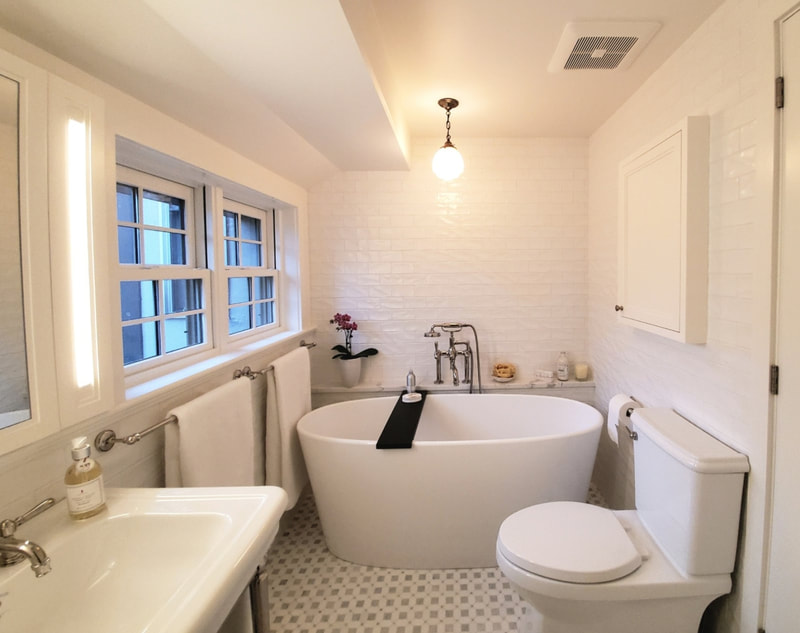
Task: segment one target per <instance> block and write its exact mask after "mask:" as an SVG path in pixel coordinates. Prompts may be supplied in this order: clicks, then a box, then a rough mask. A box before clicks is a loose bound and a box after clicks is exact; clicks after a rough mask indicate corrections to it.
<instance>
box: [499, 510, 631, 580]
mask: <svg viewBox="0 0 800 633" xmlns="http://www.w3.org/2000/svg"><path fill="white" fill-rule="evenodd" d="M497 544H498V548H499V549H500V551H501V553H502V554H503V556H505V557H506V558H507V559H508V560H509V561H511V562H512V563H514V564H515V565H517V566H518V567H521V568H523V569H525V570H527V571H529V572H532V573H534V574H536V575H538V576H544V577H545V578H552V579H553V580H563V581H566V582H575V583H596V582H608V581H610V580H616V579H617V578H622V577H623V576H627V575H628V574H630V573H631V572H633V571H635V570H636V569H638V567H639V566H640V565H641V564H642V557H641V555H640V554H639V552H638V551H637V549H636V547H635V546H634V545H633V542H632V541H631V539H630V538H628V535H627V533H626V532H625V528H623V527H622V525H621V524H620V522H619V520H617V517H616V516H615V515H614V513H613V512H612V511H611V510H607V509H606V508H600V507H598V506H593V505H589V504H587V503H576V502H572V501H556V502H552V503H542V504H539V505H535V506H531V507H529V508H525V509H524V510H520V511H519V512H515V513H514V514H512V515H511V516H510V517H508V518H507V519H506V520H505V521H503V524H502V525H501V526H500V533H499V534H498V537H497Z"/></svg>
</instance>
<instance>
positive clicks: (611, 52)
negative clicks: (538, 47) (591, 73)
mask: <svg viewBox="0 0 800 633" xmlns="http://www.w3.org/2000/svg"><path fill="white" fill-rule="evenodd" d="M660 26H661V25H660V24H659V23H658V22H570V23H569V24H567V26H566V27H565V28H564V32H563V33H562V34H561V40H560V41H559V43H558V47H557V48H556V52H555V54H554V55H553V58H552V59H551V60H550V65H549V66H548V67H547V69H548V70H549V71H550V72H553V73H554V72H561V71H562V70H595V69H597V70H600V69H602V70H614V69H617V70H624V69H625V68H628V67H629V66H630V65H631V64H632V63H633V60H634V59H635V58H636V56H637V55H638V54H639V53H640V52H641V50H642V49H643V48H644V47H645V45H646V44H647V43H648V42H649V41H650V39H651V38H652V37H653V35H655V33H656V31H658V29H659V28H660Z"/></svg>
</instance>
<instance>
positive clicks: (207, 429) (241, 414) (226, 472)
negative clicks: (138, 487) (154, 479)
mask: <svg viewBox="0 0 800 633" xmlns="http://www.w3.org/2000/svg"><path fill="white" fill-rule="evenodd" d="M250 385H251V381H250V380H245V379H243V378H240V379H238V380H232V381H230V382H229V383H225V384H224V385H222V386H221V387H217V388H216V389H213V390H211V391H209V392H208V393H205V394H203V395H202V396H200V397H199V398H195V399H194V400H191V401H189V402H187V403H186V404H183V405H181V406H178V407H175V408H174V409H173V410H172V411H170V413H171V414H172V415H174V416H176V417H177V418H178V422H177V424H168V425H167V426H166V427H165V435H164V458H165V474H166V484H167V486H169V487H177V486H187V487H197V486H254V485H257V482H256V481H255V472H254V467H253V461H254V459H255V445H254V434H253V405H252V397H251V386H250Z"/></svg>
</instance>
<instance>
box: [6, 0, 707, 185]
mask: <svg viewBox="0 0 800 633" xmlns="http://www.w3.org/2000/svg"><path fill="white" fill-rule="evenodd" d="M721 3H722V0H667V1H665V0H603V1H599V0H562V1H560V2H554V1H552V0H113V1H112V2H109V1H108V0H70V1H69V2H54V1H53V0H19V1H17V2H2V3H0V26H2V27H3V28H5V29H6V30H8V31H10V32H11V33H14V34H16V35H18V36H20V37H22V38H23V39H26V40H28V41H30V42H32V43H33V44H36V45H37V46H39V47H41V48H43V49H45V50H47V51H49V52H51V53H53V54H55V55H57V56H58V57H61V58H62V59H64V60H66V61H68V62H70V63H72V64H74V65H76V66H78V67H80V68H83V69H84V70H86V71H87V72H89V73H91V74H93V75H95V76H97V77H99V78H100V79H103V80H104V81H106V82H108V83H110V84H112V85H114V86H116V87H118V88H120V89H121V90H123V91H125V92H127V93H129V94H131V95H133V96H135V97H137V98H138V99H140V100H142V101H144V102H146V103H148V104H150V105H152V106H153V107H156V108H158V109H159V110H161V111H163V112H165V113H167V114H169V115H171V116H173V117H175V118H177V119H180V120H181V121H184V122H185V123H186V124H188V125H190V126H191V127H194V128H196V129H198V130H200V131H201V132H203V133H204V134H206V135H208V136H210V137H212V138H215V139H217V140H219V141H221V142H223V143H224V144H226V145H228V146H230V147H232V148H233V149H235V150H237V151H239V152H240V153H241V154H243V155H245V156H247V157H249V158H251V159H253V160H255V161H257V162H259V163H261V164H263V165H265V166H266V167H268V168H270V169H272V170H273V171H275V172H277V173H279V174H281V175H283V176H285V177H287V178H289V179H291V180H293V181H295V182H297V183H299V184H301V185H304V186H310V185H312V184H313V183H315V182H317V181H318V180H319V179H321V178H323V177H325V176H326V175H328V174H330V173H332V172H334V171H335V170H338V169H343V170H393V169H404V168H406V166H407V155H408V145H409V138H411V137H419V136H426V137H427V136H434V137H436V136H442V137H444V111H443V110H442V109H441V108H439V106H438V105H437V104H436V102H437V101H438V100H439V99H440V98H441V97H454V98H456V99H458V100H459V101H460V102H461V104H460V105H459V107H458V108H457V109H456V110H454V111H453V113H452V116H451V121H452V134H453V141H454V142H455V143H456V144H458V139H459V138H467V137H531V136H580V137H587V136H589V135H590V134H591V133H592V132H593V131H594V130H596V129H597V127H598V126H599V125H601V124H602V123H603V121H605V120H606V119H607V118H608V117H609V116H610V115H611V114H612V113H613V112H614V111H615V110H616V109H617V108H618V107H619V106H620V105H621V104H622V103H623V102H624V101H625V99H626V98H627V97H628V96H629V95H630V94H632V93H633V92H634V91H635V90H636V88H637V87H638V86H640V85H641V84H642V82H643V81H644V80H646V78H647V77H648V76H649V75H650V74H651V73H652V72H653V71H654V70H655V69H656V68H658V66H659V65H660V64H662V63H663V62H664V60H665V59H666V58H667V57H668V56H669V55H670V54H671V52H672V51H674V50H675V49H676V48H677V47H678V46H679V45H680V44H681V43H682V42H683V41H684V40H685V39H686V38H687V37H688V36H689V35H691V33H693V32H694V31H695V30H696V29H697V27H698V26H699V25H700V24H701V23H702V22H703V21H704V20H705V19H706V18H707V17H708V16H709V15H710V14H711V13H712V12H713V11H714V9H715V8H716V7H717V6H719V5H720V4H721ZM595 20H598V21H599V20H602V21H657V22H659V23H661V28H660V29H659V31H658V32H657V33H656V35H655V37H654V38H653V40H652V41H651V42H650V43H649V44H648V45H647V46H646V47H645V48H644V50H643V51H642V53H641V55H640V56H639V57H637V58H636V59H635V60H634V63H633V65H632V66H631V67H630V68H629V69H627V70H624V71H609V70H595V71H586V70H574V71H564V72H561V73H549V72H547V65H548V63H549V62H550V59H551V57H552V56H553V53H554V51H555V49H556V45H557V43H558V40H559V38H560V36H561V33H562V31H563V29H564V27H565V25H566V24H567V23H568V22H576V21H581V22H582V21H595Z"/></svg>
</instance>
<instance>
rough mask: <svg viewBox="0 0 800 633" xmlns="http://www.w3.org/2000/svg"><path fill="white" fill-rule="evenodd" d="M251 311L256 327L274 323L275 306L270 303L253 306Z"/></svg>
mask: <svg viewBox="0 0 800 633" xmlns="http://www.w3.org/2000/svg"><path fill="white" fill-rule="evenodd" d="M253 311H254V312H255V321H256V327H261V326H262V325H269V324H270V323H275V304H274V303H273V302H272V301H269V302H267V303H256V304H254V305H253Z"/></svg>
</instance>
